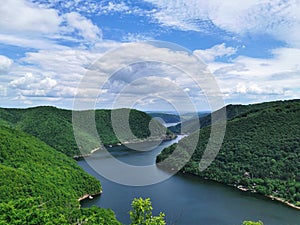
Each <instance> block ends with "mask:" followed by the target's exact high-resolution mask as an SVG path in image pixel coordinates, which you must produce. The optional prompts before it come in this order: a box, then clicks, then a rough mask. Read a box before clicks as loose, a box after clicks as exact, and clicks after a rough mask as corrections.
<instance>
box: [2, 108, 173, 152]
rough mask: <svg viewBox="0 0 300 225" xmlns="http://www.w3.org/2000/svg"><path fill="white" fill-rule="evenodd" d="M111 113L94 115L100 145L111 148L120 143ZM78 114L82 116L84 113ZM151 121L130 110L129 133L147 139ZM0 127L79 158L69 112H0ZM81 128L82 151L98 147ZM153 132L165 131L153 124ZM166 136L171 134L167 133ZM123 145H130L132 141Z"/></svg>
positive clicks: (40, 110) (33, 110)
mask: <svg viewBox="0 0 300 225" xmlns="http://www.w3.org/2000/svg"><path fill="white" fill-rule="evenodd" d="M122 110H124V111H125V110H126V109H119V111H122ZM111 112H112V111H111V110H96V111H95V120H96V128H97V131H98V134H99V137H100V139H101V141H102V143H103V144H104V145H115V144H117V143H119V142H120V140H118V138H117V137H116V135H115V133H114V130H113V128H112V124H111ZM82 113H83V115H84V113H85V112H82ZM151 119H152V118H151V117H150V116H149V115H147V114H146V113H143V112H140V111H137V110H131V111H130V117H129V123H130V128H131V130H132V133H133V134H134V135H135V136H136V137H138V138H141V139H145V138H147V137H148V136H150V131H149V128H148V127H149V123H150V121H151ZM0 124H2V125H6V126H11V127H14V128H16V129H18V130H22V131H25V132H26V133H28V134H31V135H33V136H35V137H37V138H39V139H40V140H42V141H44V142H45V143H47V144H48V145H50V146H51V147H53V148H55V149H57V150H59V151H61V152H63V153H65V154H67V155H69V156H74V155H78V154H80V151H79V149H78V146H77V143H76V141H75V138H74V133H73V126H72V111H70V110H64V109H58V108H55V107H50V106H43V107H36V108H29V109H3V108H0ZM84 126H86V127H83V128H79V129H80V132H81V133H80V137H81V138H82V139H83V140H84V143H85V146H84V147H85V148H84V149H88V151H90V150H92V149H94V148H96V147H98V146H99V143H98V141H97V139H96V138H94V137H93V136H91V135H90V134H89V133H88V132H86V129H89V127H88V126H89V124H85V125H84ZM157 129H161V130H163V131H164V132H165V128H164V127H163V126H162V125H160V124H159V123H157ZM125 133H126V132H125ZM167 133H168V134H171V133H170V132H169V131H167ZM124 141H129V142H130V141H132V140H124ZM86 153H88V152H86Z"/></svg>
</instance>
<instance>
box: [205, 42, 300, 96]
mask: <svg viewBox="0 0 300 225" xmlns="http://www.w3.org/2000/svg"><path fill="white" fill-rule="evenodd" d="M272 53H273V57H272V58H268V59H263V58H251V57H246V56H238V57H237V58H235V59H233V60H231V62H230V63H216V62H210V63H208V67H209V69H210V70H211V71H212V72H213V73H214V74H215V76H216V78H217V80H218V82H219V85H220V87H221V89H222V91H223V93H224V95H225V96H226V98H227V99H228V100H230V99H233V98H236V97H238V96H239V97H240V98H241V99H242V98H245V97H247V96H248V97H249V96H251V98H252V99H255V100H256V101H259V99H261V100H272V98H274V96H276V98H278V99H288V98H299V97H300V91H299V83H300V62H299V60H298V59H299V57H300V49H297V48H278V49H275V50H273V51H272ZM266 98H270V99H266Z"/></svg>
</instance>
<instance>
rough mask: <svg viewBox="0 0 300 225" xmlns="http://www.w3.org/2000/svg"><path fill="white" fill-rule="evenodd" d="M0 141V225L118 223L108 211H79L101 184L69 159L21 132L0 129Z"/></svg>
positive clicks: (96, 209) (0, 126)
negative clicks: (86, 220)
mask: <svg viewBox="0 0 300 225" xmlns="http://www.w3.org/2000/svg"><path fill="white" fill-rule="evenodd" d="M0 137H1V138H0V176H1V180H0V199H1V200H0V224H47V223H48V224H73V223H74V222H76V220H78V219H79V220H80V219H83V220H84V219H86V218H89V219H88V220H90V221H92V220H95V221H108V222H109V221H111V222H112V223H108V222H105V223H102V224H119V223H118V221H116V219H115V218H114V214H113V212H112V211H110V210H104V209H98V208H92V209H79V202H78V199H79V198H80V197H81V196H83V195H86V194H91V195H93V194H99V193H100V192H101V185H100V183H99V181H97V180H96V179H95V178H94V177H92V176H90V175H88V174H87V173H85V172H84V171H83V169H82V168H81V167H79V166H78V165H77V164H76V162H75V161H74V160H72V159H70V158H69V157H67V156H65V155H64V154H62V153H60V152H58V151H56V150H55V149H53V148H51V147H50V146H48V145H47V144H45V143H44V142H42V141H40V140H38V139H37V138H35V137H32V136H31V135H28V134H26V133H24V132H22V131H18V130H15V129H12V128H8V127H5V126H2V125H0ZM96 212H97V213H96ZM94 214H95V215H94ZM96 214H97V216H96ZM87 224H92V223H87ZM99 224H101V223H99Z"/></svg>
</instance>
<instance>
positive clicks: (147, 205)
mask: <svg viewBox="0 0 300 225" xmlns="http://www.w3.org/2000/svg"><path fill="white" fill-rule="evenodd" d="M131 207H132V210H131V211H130V212H129V214H130V220H131V225H165V224H166V221H165V214H163V213H159V215H158V216H153V215H152V210H153V208H152V204H151V201H150V198H146V199H142V198H135V199H134V200H133V201H132V203H131Z"/></svg>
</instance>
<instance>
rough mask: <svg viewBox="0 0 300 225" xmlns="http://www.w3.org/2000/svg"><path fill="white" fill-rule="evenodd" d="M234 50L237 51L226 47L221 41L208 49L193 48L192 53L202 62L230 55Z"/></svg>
mask: <svg viewBox="0 0 300 225" xmlns="http://www.w3.org/2000/svg"><path fill="white" fill-rule="evenodd" d="M236 52H237V49H236V48H233V47H226V45H225V43H223V44H220V45H215V46H213V47H212V48H210V49H205V50H195V51H194V54H195V55H196V56H198V57H199V58H200V59H201V60H203V61H204V62H212V61H215V59H216V58H218V57H222V56H231V55H233V54H235V53H236Z"/></svg>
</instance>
